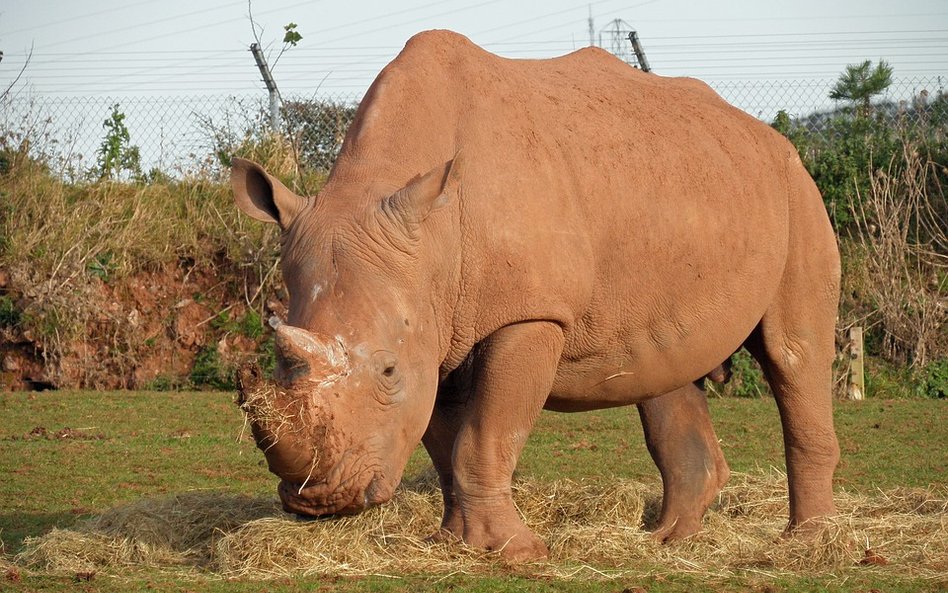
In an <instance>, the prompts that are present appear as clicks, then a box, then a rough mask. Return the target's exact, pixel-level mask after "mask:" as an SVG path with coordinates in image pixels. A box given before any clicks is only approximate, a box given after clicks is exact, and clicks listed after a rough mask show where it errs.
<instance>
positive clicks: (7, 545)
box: [0, 511, 89, 554]
mask: <svg viewBox="0 0 948 593" xmlns="http://www.w3.org/2000/svg"><path fill="white" fill-rule="evenodd" d="M84 517H86V518H87V517H89V515H83V514H80V513H74V512H69V511H61V512H57V513H22V512H21V513H0V542H2V543H3V547H2V549H0V551H3V552H5V553H7V554H16V553H18V552H19V551H20V549H21V548H22V547H23V540H24V539H26V538H28V537H38V536H41V535H43V534H45V533H46V532H48V531H49V530H50V529H53V528H57V527H58V528H61V529H68V528H71V527H73V526H74V525H75V524H76V523H77V522H78V521H81V520H82V519H83V518H84Z"/></svg>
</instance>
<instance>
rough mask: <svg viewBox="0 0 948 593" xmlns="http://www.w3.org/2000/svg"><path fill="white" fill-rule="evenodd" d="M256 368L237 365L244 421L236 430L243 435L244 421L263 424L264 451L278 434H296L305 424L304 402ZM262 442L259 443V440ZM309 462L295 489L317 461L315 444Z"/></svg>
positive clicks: (313, 469)
mask: <svg viewBox="0 0 948 593" xmlns="http://www.w3.org/2000/svg"><path fill="white" fill-rule="evenodd" d="M261 375H262V373H261V372H260V369H259V368H257V366H256V365H250V366H248V367H245V368H243V369H241V371H240V374H239V379H238V383H239V391H238V397H237V402H236V403H237V405H238V407H239V408H240V409H241V411H242V412H243V413H244V424H243V427H242V428H241V430H240V436H239V437H238V440H239V439H240V438H243V435H244V432H245V431H246V429H247V424H248V423H254V424H257V425H258V426H262V427H265V429H266V430H267V432H268V433H269V436H268V438H267V440H268V441H269V443H267V444H266V447H265V448H263V452H264V453H266V452H267V451H268V450H269V449H270V448H271V447H273V446H275V445H276V444H277V443H278V442H280V438H281V437H282V436H284V435H287V434H297V433H299V432H300V431H301V430H302V429H303V427H304V426H305V418H304V405H303V399H302V398H293V397H289V396H287V393H286V391H284V390H282V389H280V388H279V387H278V386H277V385H276V384H274V383H273V382H272V381H267V380H266V379H264V378H263V377H262V376H261ZM277 402H288V403H287V404H286V405H284V406H279V405H277ZM261 444H263V443H261ZM311 457H312V463H311V464H310V468H309V472H308V473H307V476H306V479H305V480H303V483H302V484H301V485H300V488H299V492H298V493H302V492H303V488H305V487H306V484H307V483H308V482H309V480H310V479H311V478H312V477H313V472H314V471H315V470H316V465H317V464H318V463H319V451H318V450H317V448H316V446H315V444H314V445H313V450H312V452H311Z"/></svg>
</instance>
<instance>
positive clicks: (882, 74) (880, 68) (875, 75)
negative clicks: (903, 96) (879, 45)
mask: <svg viewBox="0 0 948 593" xmlns="http://www.w3.org/2000/svg"><path fill="white" fill-rule="evenodd" d="M891 84H892V67H891V66H889V64H888V63H886V61H885V60H879V63H878V64H877V65H876V67H875V68H873V67H872V60H866V61H865V62H863V63H862V64H849V65H848V66H846V71H845V72H843V73H842V74H840V75H839V80H837V81H836V86H834V87H833V90H831V91H830V94H829V96H830V99H834V100H840V99H842V100H844V101H852V103H853V105H854V107H855V109H856V114H857V115H860V116H862V117H868V116H869V114H870V112H871V111H872V98H873V97H874V96H876V95H878V94H880V93H883V92H885V90H886V89H887V88H889V85H891Z"/></svg>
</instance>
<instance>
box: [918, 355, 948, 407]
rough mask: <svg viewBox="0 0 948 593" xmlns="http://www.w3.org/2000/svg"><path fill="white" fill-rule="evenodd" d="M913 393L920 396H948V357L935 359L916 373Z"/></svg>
mask: <svg viewBox="0 0 948 593" xmlns="http://www.w3.org/2000/svg"><path fill="white" fill-rule="evenodd" d="M918 377H919V381H918V384H917V386H916V388H915V393H916V394H917V395H918V396H920V397H930V398H938V399H944V398H946V397H948V359H945V358H943V359H941V360H936V361H935V362H933V363H931V364H929V365H928V366H927V367H925V368H924V369H922V370H921V371H920V372H919V373H918Z"/></svg>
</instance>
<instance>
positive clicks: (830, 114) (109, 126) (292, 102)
mask: <svg viewBox="0 0 948 593" xmlns="http://www.w3.org/2000/svg"><path fill="white" fill-rule="evenodd" d="M834 82H835V81H834V80H831V79H824V80H771V81H766V80H758V81H710V84H711V86H712V87H713V88H714V89H715V90H716V91H717V92H718V93H720V94H721V96H722V97H723V98H724V99H725V100H727V101H728V102H730V103H731V104H733V105H735V106H737V107H739V108H740V109H743V110H744V111H746V112H748V113H750V114H751V115H753V116H755V117H757V118H760V119H761V120H763V121H766V122H768V123H771V122H773V121H774V119H775V118H776V117H777V115H778V113H779V112H780V111H784V112H785V113H786V114H787V115H789V117H790V121H791V122H792V123H793V125H795V126H798V127H803V128H805V129H807V130H808V131H809V132H810V133H814V134H817V135H819V134H821V133H830V132H829V131H828V128H827V126H826V123H827V122H828V121H829V120H831V119H833V118H837V117H845V113H846V110H847V109H848V104H847V103H846V102H840V101H833V100H831V99H830V98H829V93H830V89H831V88H832V87H833V84H834ZM358 100H359V97H358V96H356V95H335V96H326V95H321V96H319V97H315V98H314V97H302V96H293V97H284V99H283V109H282V116H283V117H282V125H283V131H284V132H285V133H287V134H288V135H289V136H290V137H292V138H293V139H294V140H295V141H296V142H297V146H298V151H299V155H300V157H301V160H302V162H303V163H304V164H305V165H306V166H309V167H312V168H316V169H323V170H325V169H328V168H329V167H330V166H331V164H332V162H333V159H334V158H335V155H336V153H337V151H338V148H339V145H340V144H341V142H342V138H343V137H344V135H345V131H346V129H347V127H348V125H349V123H350V122H351V120H352V117H353V115H354V113H355V108H356V106H357V105H358ZM875 105H876V107H875V112H876V114H877V116H878V117H883V118H890V119H893V120H894V119H901V120H904V119H908V120H922V119H925V118H928V117H930V115H931V113H932V111H933V110H939V109H940V110H945V111H946V112H948V95H946V93H945V89H944V86H943V81H942V79H941V78H940V77H939V78H903V79H897V80H895V81H894V82H893V83H892V85H890V87H889V88H888V90H887V91H886V93H885V94H884V95H882V96H880V97H878V98H877V99H876V100H875ZM267 114H268V106H267V104H266V97H265V96H263V95H261V96H235V95H227V96H223V95H202V96H147V97H142V96H138V97H134V96H133V97H128V96H126V97H103V96H95V97H68V96H67V97H63V96H55V97H54V96H26V95H24V94H22V93H21V94H20V95H16V96H12V97H10V96H8V97H6V98H5V100H4V101H3V103H2V104H0V118H2V119H0V121H2V125H3V133H4V134H3V135H4V139H5V141H6V142H7V143H10V142H16V143H21V142H24V141H27V142H29V143H30V149H31V150H33V151H35V152H37V153H41V154H43V155H44V156H45V157H46V158H47V159H48V161H49V162H50V163H51V164H52V165H53V166H54V167H56V168H58V170H59V172H60V174H62V175H63V176H65V177H69V178H74V179H75V178H96V177H97V176H98V177H102V176H111V175H117V176H121V175H125V176H129V175H132V174H138V175H148V174H150V173H151V174H154V172H155V171H160V172H161V173H163V174H166V175H184V174H201V173H207V172H210V171H214V170H219V168H220V165H221V162H222V158H221V157H222V156H223V155H222V151H226V149H227V148H229V147H233V146H236V145H239V144H240V142H242V141H244V140H246V139H248V138H249V139H252V138H254V137H255V135H256V137H259V136H260V135H261V134H263V133H265V131H266V130H267V129H268V126H269V121H268V115H267ZM827 140H830V139H829V138H827ZM123 151H124V152H123Z"/></svg>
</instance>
